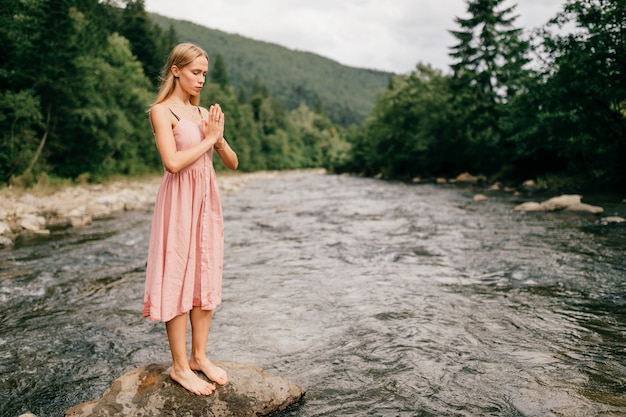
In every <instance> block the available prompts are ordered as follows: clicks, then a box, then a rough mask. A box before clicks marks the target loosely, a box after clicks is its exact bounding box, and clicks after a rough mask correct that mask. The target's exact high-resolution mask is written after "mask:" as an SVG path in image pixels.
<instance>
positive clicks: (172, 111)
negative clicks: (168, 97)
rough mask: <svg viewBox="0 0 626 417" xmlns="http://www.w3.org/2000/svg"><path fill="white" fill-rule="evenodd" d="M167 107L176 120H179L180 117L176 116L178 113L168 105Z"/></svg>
mask: <svg viewBox="0 0 626 417" xmlns="http://www.w3.org/2000/svg"><path fill="white" fill-rule="evenodd" d="M168 109H169V111H170V113H172V114H173V115H174V117H175V118H176V120H178V121H179V122H180V117H178V115H177V114H176V113H174V110H172V109H170V108H169V107H168Z"/></svg>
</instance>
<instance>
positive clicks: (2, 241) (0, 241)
mask: <svg viewBox="0 0 626 417" xmlns="http://www.w3.org/2000/svg"><path fill="white" fill-rule="evenodd" d="M13 244H14V242H13V240H11V239H9V238H8V237H6V236H0V249H1V248H8V247H11V246H13Z"/></svg>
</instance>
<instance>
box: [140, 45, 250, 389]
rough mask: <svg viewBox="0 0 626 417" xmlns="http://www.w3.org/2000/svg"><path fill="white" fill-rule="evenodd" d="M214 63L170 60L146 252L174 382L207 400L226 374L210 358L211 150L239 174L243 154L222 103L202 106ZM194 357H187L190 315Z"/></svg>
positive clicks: (217, 270) (219, 254) (161, 96)
mask: <svg viewBox="0 0 626 417" xmlns="http://www.w3.org/2000/svg"><path fill="white" fill-rule="evenodd" d="M208 65H209V58H208V55H207V53H206V52H204V51H203V50H202V49H201V48H199V47H198V46H196V45H193V44H189V43H183V44H180V45H177V46H176V47H175V48H174V49H173V50H172V52H171V53H170V56H169V58H168V61H167V64H166V66H165V69H164V77H163V81H162V83H161V87H160V90H159V93H158V96H157V99H156V100H155V102H154V104H153V105H152V107H151V108H150V122H151V123H152V128H153V131H154V135H155V139H156V145H157V148H158V150H159V153H160V155H161V160H162V162H163V166H164V168H165V172H164V174H163V179H162V181H161V185H160V187H159V191H158V194H157V198H156V204H155V207H154V216H153V221H152V231H151V234H150V244H149V249H148V264H147V269H146V287H145V295H144V311H143V315H144V317H150V318H151V319H152V320H161V321H164V322H165V327H166V330H167V337H168V341H169V345H170V350H171V353H172V367H171V368H170V376H171V378H172V379H173V380H174V381H176V382H178V383H179V384H180V385H182V386H183V387H184V388H186V389H187V390H189V391H191V392H193V393H195V394H199V395H209V394H211V393H212V392H213V391H214V390H215V385H213V384H211V383H209V382H207V381H205V380H204V379H202V378H200V377H199V376H198V375H197V374H196V373H195V372H194V371H200V372H202V373H204V374H205V375H206V376H207V378H208V379H209V380H211V381H213V382H215V383H217V384H219V385H224V384H226V383H227V382H228V376H227V374H226V372H225V371H224V370H223V369H221V368H219V367H217V366H215V365H214V364H213V363H212V362H211V361H210V360H209V359H208V358H207V356H206V343H207V340H208V335H209V328H210V325H211V316H212V313H213V310H214V309H215V307H217V305H218V304H220V303H221V296H222V292H221V290H222V261H223V250H224V224H223V218H222V208H221V203H220V197H219V193H218V188H217V183H216V178H215V170H214V169H213V151H216V152H217V153H218V155H219V156H220V158H221V159H222V161H223V162H224V165H226V166H227V167H228V168H230V169H237V166H238V159H237V154H236V153H235V152H234V151H233V150H232V149H231V147H230V146H229V144H228V142H226V140H225V139H224V113H223V112H222V110H221V108H220V106H219V104H214V105H212V106H211V107H210V108H209V109H208V110H207V109H205V108H203V107H200V106H199V105H198V104H199V101H200V91H201V90H202V87H203V85H204V82H205V77H206V74H207V71H208ZM188 315H189V317H190V320H191V329H192V337H191V339H192V340H191V357H190V359H189V360H188V358H187V343H186V342H187V339H186V336H187V316H188Z"/></svg>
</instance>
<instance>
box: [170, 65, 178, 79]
mask: <svg viewBox="0 0 626 417" xmlns="http://www.w3.org/2000/svg"><path fill="white" fill-rule="evenodd" d="M170 71H172V75H173V76H174V78H178V76H179V75H180V69H178V67H177V66H176V65H172V67H171V68H170Z"/></svg>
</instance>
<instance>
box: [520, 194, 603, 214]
mask: <svg viewBox="0 0 626 417" xmlns="http://www.w3.org/2000/svg"><path fill="white" fill-rule="evenodd" d="M581 199H582V197H581V196H580V195H577V194H566V195H561V196H558V197H553V198H550V199H549V200H546V201H543V202H541V203H537V202H534V201H529V202H526V203H522V204H519V205H517V206H516V207H515V208H514V210H516V211H560V210H563V211H577V212H584V213H591V214H601V213H603V212H604V209H603V208H602V207H598V206H592V205H590V204H585V203H583V202H581Z"/></svg>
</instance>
